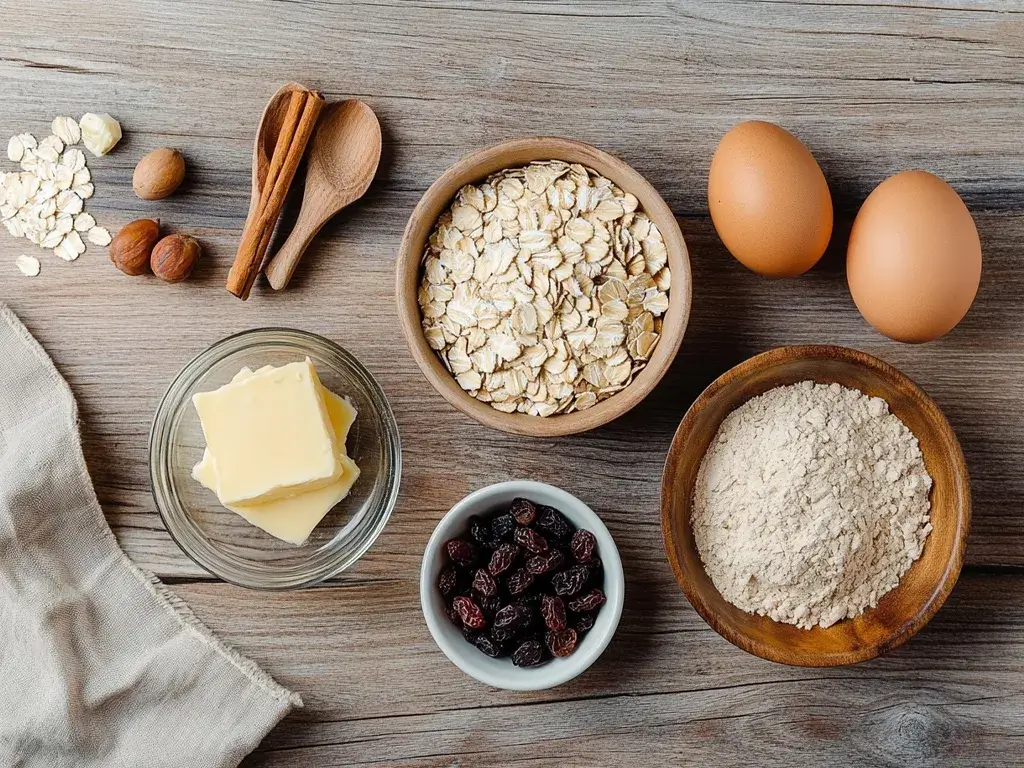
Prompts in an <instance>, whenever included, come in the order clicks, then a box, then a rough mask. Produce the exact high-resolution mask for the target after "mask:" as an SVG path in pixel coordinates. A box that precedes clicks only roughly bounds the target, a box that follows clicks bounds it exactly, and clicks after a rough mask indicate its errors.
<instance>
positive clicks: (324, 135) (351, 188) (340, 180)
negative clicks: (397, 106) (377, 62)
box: [264, 99, 381, 291]
mask: <svg viewBox="0 0 1024 768" xmlns="http://www.w3.org/2000/svg"><path fill="white" fill-rule="evenodd" d="M380 147H381V135H380V123H379V122H377V116H376V115H375V114H373V110H372V109H370V108H369V107H368V106H367V105H366V104H364V103H363V102H361V101H359V100H357V99H346V100H344V101H339V102H337V103H335V104H330V105H328V106H327V107H326V108H324V111H323V113H322V114H321V116H320V121H319V122H318V123H317V126H316V133H314V134H313V139H312V141H311V142H310V148H309V153H308V168H307V171H306V189H305V192H304V194H303V196H302V208H301V209H300V210H299V217H298V219H297V220H296V222H295V227H294V228H293V229H292V231H291V234H289V235H288V239H287V240H285V242H284V245H282V246H281V250H279V251H278V252H277V255H275V256H274V258H273V259H271V260H270V262H269V263H268V264H267V266H266V268H265V269H264V273H265V274H266V276H267V280H268V281H270V285H271V286H272V287H273V288H274V290H277V291H279V290H281V289H282V288H284V287H285V286H286V285H288V281H289V280H291V279H292V274H294V272H295V267H296V266H297V265H298V263H299V259H301V258H302V254H303V253H305V251H306V248H308V247H309V244H310V242H311V241H312V240H313V238H314V237H316V234H317V233H318V232H319V231H320V230H321V229H322V228H323V226H324V224H326V223H327V222H328V221H330V220H331V218H332V217H333V216H334V215H335V214H336V213H338V211H340V210H341V209H342V208H344V207H345V206H347V205H350V204H351V203H353V202H355V201H356V200H358V199H359V198H360V197H362V196H363V195H364V194H365V193H366V190H367V188H368V187H369V186H370V182H371V181H373V177H374V174H376V173H377V164H378V163H379V162H380Z"/></svg>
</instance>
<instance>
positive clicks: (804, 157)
mask: <svg viewBox="0 0 1024 768" xmlns="http://www.w3.org/2000/svg"><path fill="white" fill-rule="evenodd" d="M708 208H710V210H711V221H713V222H714V224H715V229H716V230H718V236H719V237H720V238H722V242H723V243H725V247H726V248H728V249H729V252H730V253H731V254H732V255H733V256H735V257H736V258H737V259H738V260H739V261H740V262H741V263H742V264H744V265H745V266H747V267H748V268H750V269H752V270H753V271H754V272H758V273H760V274H762V275H765V276H767V277H794V276H796V275H799V274H802V273H804V272H806V271H807V270H808V269H810V268H811V267H813V266H814V265H815V264H816V263H817V262H818V259H820V258H821V255H822V254H823V253H824V252H825V247H826V246H827V245H828V240H829V238H830V237H831V236H832V197H831V195H829V192H828V184H827V183H826V182H825V175H824V174H823V173H822V172H821V168H819V167H818V163H817V161H815V159H814V155H812V154H811V151H810V150H809V149H807V147H806V146H804V144H803V143H802V142H801V141H800V140H799V139H798V138H797V137H796V136H794V135H793V134H791V133H790V132H789V131H787V130H785V129H783V128H780V127H779V126H777V125H775V124H773V123H765V122H761V121H758V120H753V121H750V122H746V123H740V124H739V125H735V126H733V127H732V128H731V129H730V130H729V132H728V133H726V134H725V136H723V137H722V141H721V142H719V144H718V149H716V150H715V155H714V157H712V158H711V172H710V174H709V175H708Z"/></svg>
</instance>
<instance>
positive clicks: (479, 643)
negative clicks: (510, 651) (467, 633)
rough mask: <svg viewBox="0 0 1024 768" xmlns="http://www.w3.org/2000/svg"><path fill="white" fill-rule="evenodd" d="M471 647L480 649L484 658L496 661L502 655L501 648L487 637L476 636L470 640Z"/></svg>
mask: <svg viewBox="0 0 1024 768" xmlns="http://www.w3.org/2000/svg"><path fill="white" fill-rule="evenodd" d="M472 643H473V645H475V646H476V647H477V648H479V649H480V652H481V653H483V654H484V655H485V656H490V657H491V658H492V659H496V658H498V657H499V656H501V654H502V650H501V646H500V645H499V644H498V643H496V642H495V641H494V640H492V639H491V638H489V637H488V636H487V635H478V636H477V637H476V638H474V639H473V640H472Z"/></svg>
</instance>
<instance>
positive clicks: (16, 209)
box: [0, 117, 110, 261]
mask: <svg viewBox="0 0 1024 768" xmlns="http://www.w3.org/2000/svg"><path fill="white" fill-rule="evenodd" d="M50 128H51V131H52V133H51V134H50V135H47V136H46V137H44V138H43V139H42V140H40V141H37V140H36V138H35V137H34V136H33V135H32V134H29V133H19V134H16V135H15V136H11V137H10V139H9V140H8V142H7V158H8V159H9V160H10V161H11V162H13V163H17V164H18V166H19V168H16V169H15V170H14V171H5V169H0V221H2V222H3V225H4V228H5V229H6V230H7V231H8V232H9V233H10V234H11V235H12V236H14V237H23V238H25V239H26V240H28V241H29V242H30V243H32V244H33V245H37V246H39V247H41V248H45V249H46V250H50V251H52V252H53V253H54V254H55V255H57V256H58V257H60V258H62V259H64V260H66V261H74V260H75V259H77V258H78V257H79V256H81V255H82V254H83V253H84V252H85V250H86V245H85V241H84V240H83V235H84V237H85V238H86V239H87V240H89V242H96V243H98V244H101V245H107V244H109V243H110V233H109V232H107V231H106V230H103V229H101V228H98V227H97V226H96V220H95V219H94V218H93V216H92V215H91V214H89V213H85V212H84V207H85V203H84V201H85V200H87V199H89V198H91V197H92V195H93V193H94V191H95V189H94V187H93V184H92V174H91V173H90V171H89V168H88V167H87V165H86V156H85V153H84V152H82V150H80V149H77V148H75V147H73V146H72V145H73V144H77V143H79V142H80V141H81V139H82V135H81V128H80V125H79V124H78V123H77V122H76V121H75V120H73V119H72V118H69V117H57V118H55V119H54V120H53V122H52V124H51V126H50Z"/></svg>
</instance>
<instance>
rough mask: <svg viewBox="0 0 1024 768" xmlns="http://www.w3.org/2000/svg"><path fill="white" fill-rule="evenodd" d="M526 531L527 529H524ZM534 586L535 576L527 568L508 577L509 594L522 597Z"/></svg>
mask: <svg viewBox="0 0 1024 768" xmlns="http://www.w3.org/2000/svg"><path fill="white" fill-rule="evenodd" d="M524 530H525V529H524ZM532 584H533V574H532V573H530V572H529V571H528V570H526V569H525V568H520V569H519V570H518V571H516V572H515V573H513V574H512V575H511V576H509V577H508V582H507V583H506V586H507V587H508V593H509V594H510V595H513V596H515V595H521V594H523V592H525V591H526V590H527V589H529V588H530V585H532Z"/></svg>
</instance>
